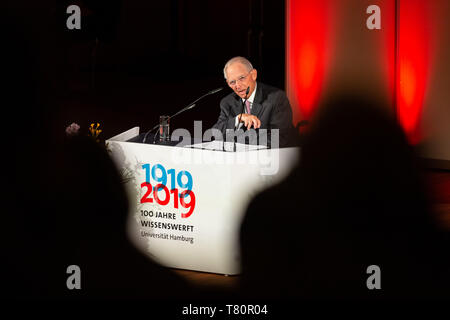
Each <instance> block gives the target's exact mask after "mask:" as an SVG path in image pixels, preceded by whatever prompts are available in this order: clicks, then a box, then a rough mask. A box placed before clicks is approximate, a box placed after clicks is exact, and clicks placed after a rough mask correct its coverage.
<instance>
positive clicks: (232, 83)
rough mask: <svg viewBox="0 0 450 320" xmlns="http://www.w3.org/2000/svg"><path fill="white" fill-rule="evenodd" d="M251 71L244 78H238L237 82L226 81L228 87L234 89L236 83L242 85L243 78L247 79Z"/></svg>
mask: <svg viewBox="0 0 450 320" xmlns="http://www.w3.org/2000/svg"><path fill="white" fill-rule="evenodd" d="M252 70H253V69H252ZM252 70H250V71H249V72H248V73H247V74H246V75H245V76H240V77H239V78H238V79H237V80H231V81H227V83H228V85H229V86H230V87H234V86H235V85H236V83H238V82H239V83H242V82H243V81H244V80H245V78H247V77H248V75H249V74H250V72H252Z"/></svg>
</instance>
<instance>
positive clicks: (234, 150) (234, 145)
mask: <svg viewBox="0 0 450 320" xmlns="http://www.w3.org/2000/svg"><path fill="white" fill-rule="evenodd" d="M249 92H250V87H247V90H246V91H245V99H244V102H243V103H242V112H241V114H240V115H239V119H238V123H237V127H238V128H239V124H240V123H241V117H242V114H243V113H245V103H246V102H247V99H248V93H249ZM234 129H235V130H236V128H234ZM236 139H237V137H236V136H233V152H236Z"/></svg>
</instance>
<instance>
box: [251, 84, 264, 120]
mask: <svg viewBox="0 0 450 320" xmlns="http://www.w3.org/2000/svg"><path fill="white" fill-rule="evenodd" d="M263 101H264V92H263V84H262V83H260V82H258V86H257V87H256V93H255V99H254V100H253V105H252V112H251V113H252V114H253V115H255V116H257V117H259V114H260V112H261V110H262V103H263Z"/></svg>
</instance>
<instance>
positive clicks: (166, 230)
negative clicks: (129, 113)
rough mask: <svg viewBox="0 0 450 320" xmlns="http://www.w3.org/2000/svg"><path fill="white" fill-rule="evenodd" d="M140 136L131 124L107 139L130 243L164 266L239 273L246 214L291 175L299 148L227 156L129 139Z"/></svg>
mask: <svg viewBox="0 0 450 320" xmlns="http://www.w3.org/2000/svg"><path fill="white" fill-rule="evenodd" d="M138 135H139V127H135V128H132V129H130V130H128V131H126V132H123V133H121V134H119V135H117V136H115V137H112V138H110V139H109V140H107V141H106V144H107V148H108V150H109V151H110V153H111V155H112V157H113V159H114V161H115V163H116V165H117V166H118V169H119V171H120V173H121V175H122V178H123V181H124V183H125V184H126V189H127V192H128V195H129V199H130V215H129V225H128V233H129V235H130V238H131V240H132V241H133V242H134V244H135V245H136V246H137V247H138V248H140V249H141V250H142V251H143V252H144V253H145V254H147V255H148V256H149V257H151V258H152V259H154V260H156V261H157V262H159V263H160V264H162V265H164V266H167V267H172V268H180V269H188V270H196V271H205V272H213V273H220V274H227V275H233V274H238V273H239V272H240V250H239V230H240V224H241V221H242V218H243V215H244V214H245V210H246V208H247V206H248V204H249V202H250V200H251V199H252V197H253V196H254V195H255V194H256V193H258V192H259V191H261V190H263V189H264V188H266V187H268V186H270V185H272V184H274V183H277V182H279V181H280V180H282V179H283V178H284V177H285V176H286V175H287V174H288V173H289V172H290V170H291V169H292V168H293V166H294V165H295V164H296V162H297V160H298V155H299V150H298V148H283V149H257V150H252V149H253V148H251V147H249V146H246V145H238V146H237V148H236V150H237V151H236V152H224V151H215V150H208V149H214V148H211V147H210V146H211V144H209V145H205V144H200V145H193V146H190V147H176V146H175V147H173V146H163V145H155V144H142V143H135V142H127V140H130V139H132V138H133V137H136V136H138ZM215 143H219V142H215ZM198 147H200V148H203V149H199V148H198ZM224 149H225V150H227V148H224ZM241 150H242V151H241ZM267 201H274V199H267Z"/></svg>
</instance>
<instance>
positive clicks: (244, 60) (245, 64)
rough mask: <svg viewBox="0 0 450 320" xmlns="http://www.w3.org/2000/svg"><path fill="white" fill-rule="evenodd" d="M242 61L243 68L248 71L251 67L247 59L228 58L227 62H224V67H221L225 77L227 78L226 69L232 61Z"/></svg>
mask: <svg viewBox="0 0 450 320" xmlns="http://www.w3.org/2000/svg"><path fill="white" fill-rule="evenodd" d="M236 62H239V63H242V64H243V65H244V66H245V68H246V69H247V71H248V72H250V71H251V70H252V69H253V66H252V64H251V63H250V61H248V60H247V59H245V58H244V57H234V58H231V59H230V60H228V62H227V63H226V64H225V67H224V68H223V76H224V78H225V79H227V69H228V67H229V66H230V65H232V64H233V63H236Z"/></svg>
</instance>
